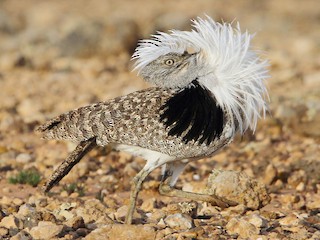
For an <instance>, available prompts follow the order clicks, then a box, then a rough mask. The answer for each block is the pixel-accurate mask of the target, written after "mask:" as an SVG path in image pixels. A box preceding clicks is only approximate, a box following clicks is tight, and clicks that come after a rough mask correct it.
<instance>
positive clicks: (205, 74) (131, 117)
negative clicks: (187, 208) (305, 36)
mask: <svg viewBox="0 0 320 240" xmlns="http://www.w3.org/2000/svg"><path fill="white" fill-rule="evenodd" d="M192 23H193V25H192V26H193V30H191V31H178V30H172V31H170V32H169V33H163V32H158V33H157V34H155V35H152V38H151V39H149V40H142V41H140V43H139V45H138V47H137V48H136V50H135V52H134V54H133V56H132V59H133V60H135V68H134V69H135V70H137V71H138V75H140V76H141V77H142V78H143V79H144V80H146V81H147V82H149V83H152V84H155V85H156V87H151V88H148V89H145V90H141V91H136V92H133V93H130V94H128V95H126V96H122V97H117V98H115V99H112V100H108V101H105V102H99V103H95V104H92V105H89V106H86V107H81V108H79V109H76V110H72V111H70V112H67V113H64V114H62V115H60V116H58V117H56V118H54V119H52V120H50V121H48V122H47V123H45V124H44V125H42V126H40V127H39V128H38V131H41V132H43V134H44V138H45V139H63V140H71V141H73V142H75V143H77V144H78V146H77V147H76V149H75V150H74V151H73V152H72V153H71V154H70V155H69V156H68V158H67V159H66V160H65V161H64V162H63V163H62V164H61V165H60V166H59V167H58V168H57V169H56V170H55V171H54V173H53V175H52V176H51V178H50V179H49V181H48V182H47V183H46V184H45V186H44V190H45V192H48V191H49V190H50V189H51V188H52V187H53V185H55V184H57V183H58V182H59V181H60V180H61V179H62V178H63V177H64V176H65V175H66V174H67V173H68V172H69V171H70V170H71V169H72V167H73V166H74V165H75V164H77V163H78V162H79V161H80V160H81V158H82V157H83V156H84V155H85V154H86V153H87V152H89V151H90V150H91V149H92V148H93V147H95V146H97V145H98V146H106V145H111V146H112V147H113V148H114V149H117V150H120V151H126V152H128V153H130V154H132V155H135V156H141V157H142V158H144V159H145V160H146V164H145V166H144V167H143V169H142V170H141V171H140V172H139V173H138V174H137V175H136V176H135V177H134V179H133V181H132V190H131V198H130V206H129V210H128V213H127V216H126V220H125V222H126V223H127V224H131V223H132V220H133V219H132V217H133V212H134V210H135V206H136V199H137V197H138V193H139V191H140V189H141V186H142V183H143V181H144V180H145V178H146V177H147V176H148V174H149V173H150V172H152V171H153V170H154V169H155V168H157V167H160V166H163V169H164V171H163V177H162V181H161V184H160V188H159V191H160V193H161V194H164V195H169V196H178V197H183V198H189V199H193V200H196V201H208V202H211V203H212V204H215V205H218V206H221V207H226V206H228V205H229V204H230V203H229V202H228V201H226V200H224V199H221V198H219V197H218V196H212V195H206V194H198V193H192V192H184V191H182V190H178V189H175V188H174V185H175V183H176V180H177V178H178V176H179V174H180V173H181V172H182V170H183V169H184V167H185V166H186V165H187V164H188V162H189V161H194V160H197V159H201V158H204V157H208V156H212V155H213V154H215V152H217V151H218V150H219V149H221V148H222V147H224V146H226V145H228V144H229V143H230V142H231V141H232V140H233V138H234V136H235V135H236V134H237V133H239V134H243V133H244V132H246V130H248V129H251V130H253V131H254V130H255V128H256V124H257V120H258V119H259V118H260V117H264V115H265V112H266V110H267V102H266V96H267V90H266V87H265V80H266V78H267V77H268V71H267V69H266V67H267V62H266V61H263V60H261V59H260V58H259V56H258V55H257V52H256V51H254V50H252V48H251V47H250V42H251V39H252V35H250V34H249V33H248V32H247V31H246V32H244V33H241V30H240V26H239V24H236V26H235V27H233V26H232V24H229V23H218V22H215V21H213V20H212V19H211V18H210V17H208V16H207V17H206V18H205V19H202V18H197V19H195V20H192Z"/></svg>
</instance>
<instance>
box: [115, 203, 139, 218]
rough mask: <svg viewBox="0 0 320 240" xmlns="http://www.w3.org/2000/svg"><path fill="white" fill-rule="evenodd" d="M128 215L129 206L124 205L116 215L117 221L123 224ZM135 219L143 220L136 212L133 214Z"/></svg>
mask: <svg viewBox="0 0 320 240" xmlns="http://www.w3.org/2000/svg"><path fill="white" fill-rule="evenodd" d="M127 213H128V206H127V205H124V206H121V207H119V208H118V209H117V211H116V212H115V213H114V216H115V218H116V220H117V221H119V222H121V221H124V220H125V218H126V216H127ZM133 218H141V215H140V214H139V213H138V212H137V211H136V210H135V211H134V214H133Z"/></svg>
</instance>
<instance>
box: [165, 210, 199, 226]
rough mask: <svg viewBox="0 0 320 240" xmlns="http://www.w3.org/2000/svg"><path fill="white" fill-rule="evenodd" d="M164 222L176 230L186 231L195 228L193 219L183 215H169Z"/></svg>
mask: <svg viewBox="0 0 320 240" xmlns="http://www.w3.org/2000/svg"><path fill="white" fill-rule="evenodd" d="M164 222H165V223H166V224H167V225H168V226H169V227H170V228H174V229H176V230H186V229H190V228H192V227H193V225H194V224H193V222H192V219H191V217H189V216H186V215H184V214H181V213H176V214H173V215H169V216H167V217H166V218H165V219H164Z"/></svg>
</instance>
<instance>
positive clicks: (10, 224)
mask: <svg viewBox="0 0 320 240" xmlns="http://www.w3.org/2000/svg"><path fill="white" fill-rule="evenodd" d="M0 227H5V228H7V229H10V228H21V223H20V221H19V219H18V218H16V217H14V216H13V215H9V216H7V217H4V218H2V220H1V222H0Z"/></svg>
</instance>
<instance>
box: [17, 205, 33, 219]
mask: <svg viewBox="0 0 320 240" xmlns="http://www.w3.org/2000/svg"><path fill="white" fill-rule="evenodd" d="M34 213H35V208H34V207H32V206H31V205H30V204H27V203H26V204H23V205H21V206H20V207H19V211H18V214H19V215H22V216H27V215H30V214H34Z"/></svg>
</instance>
